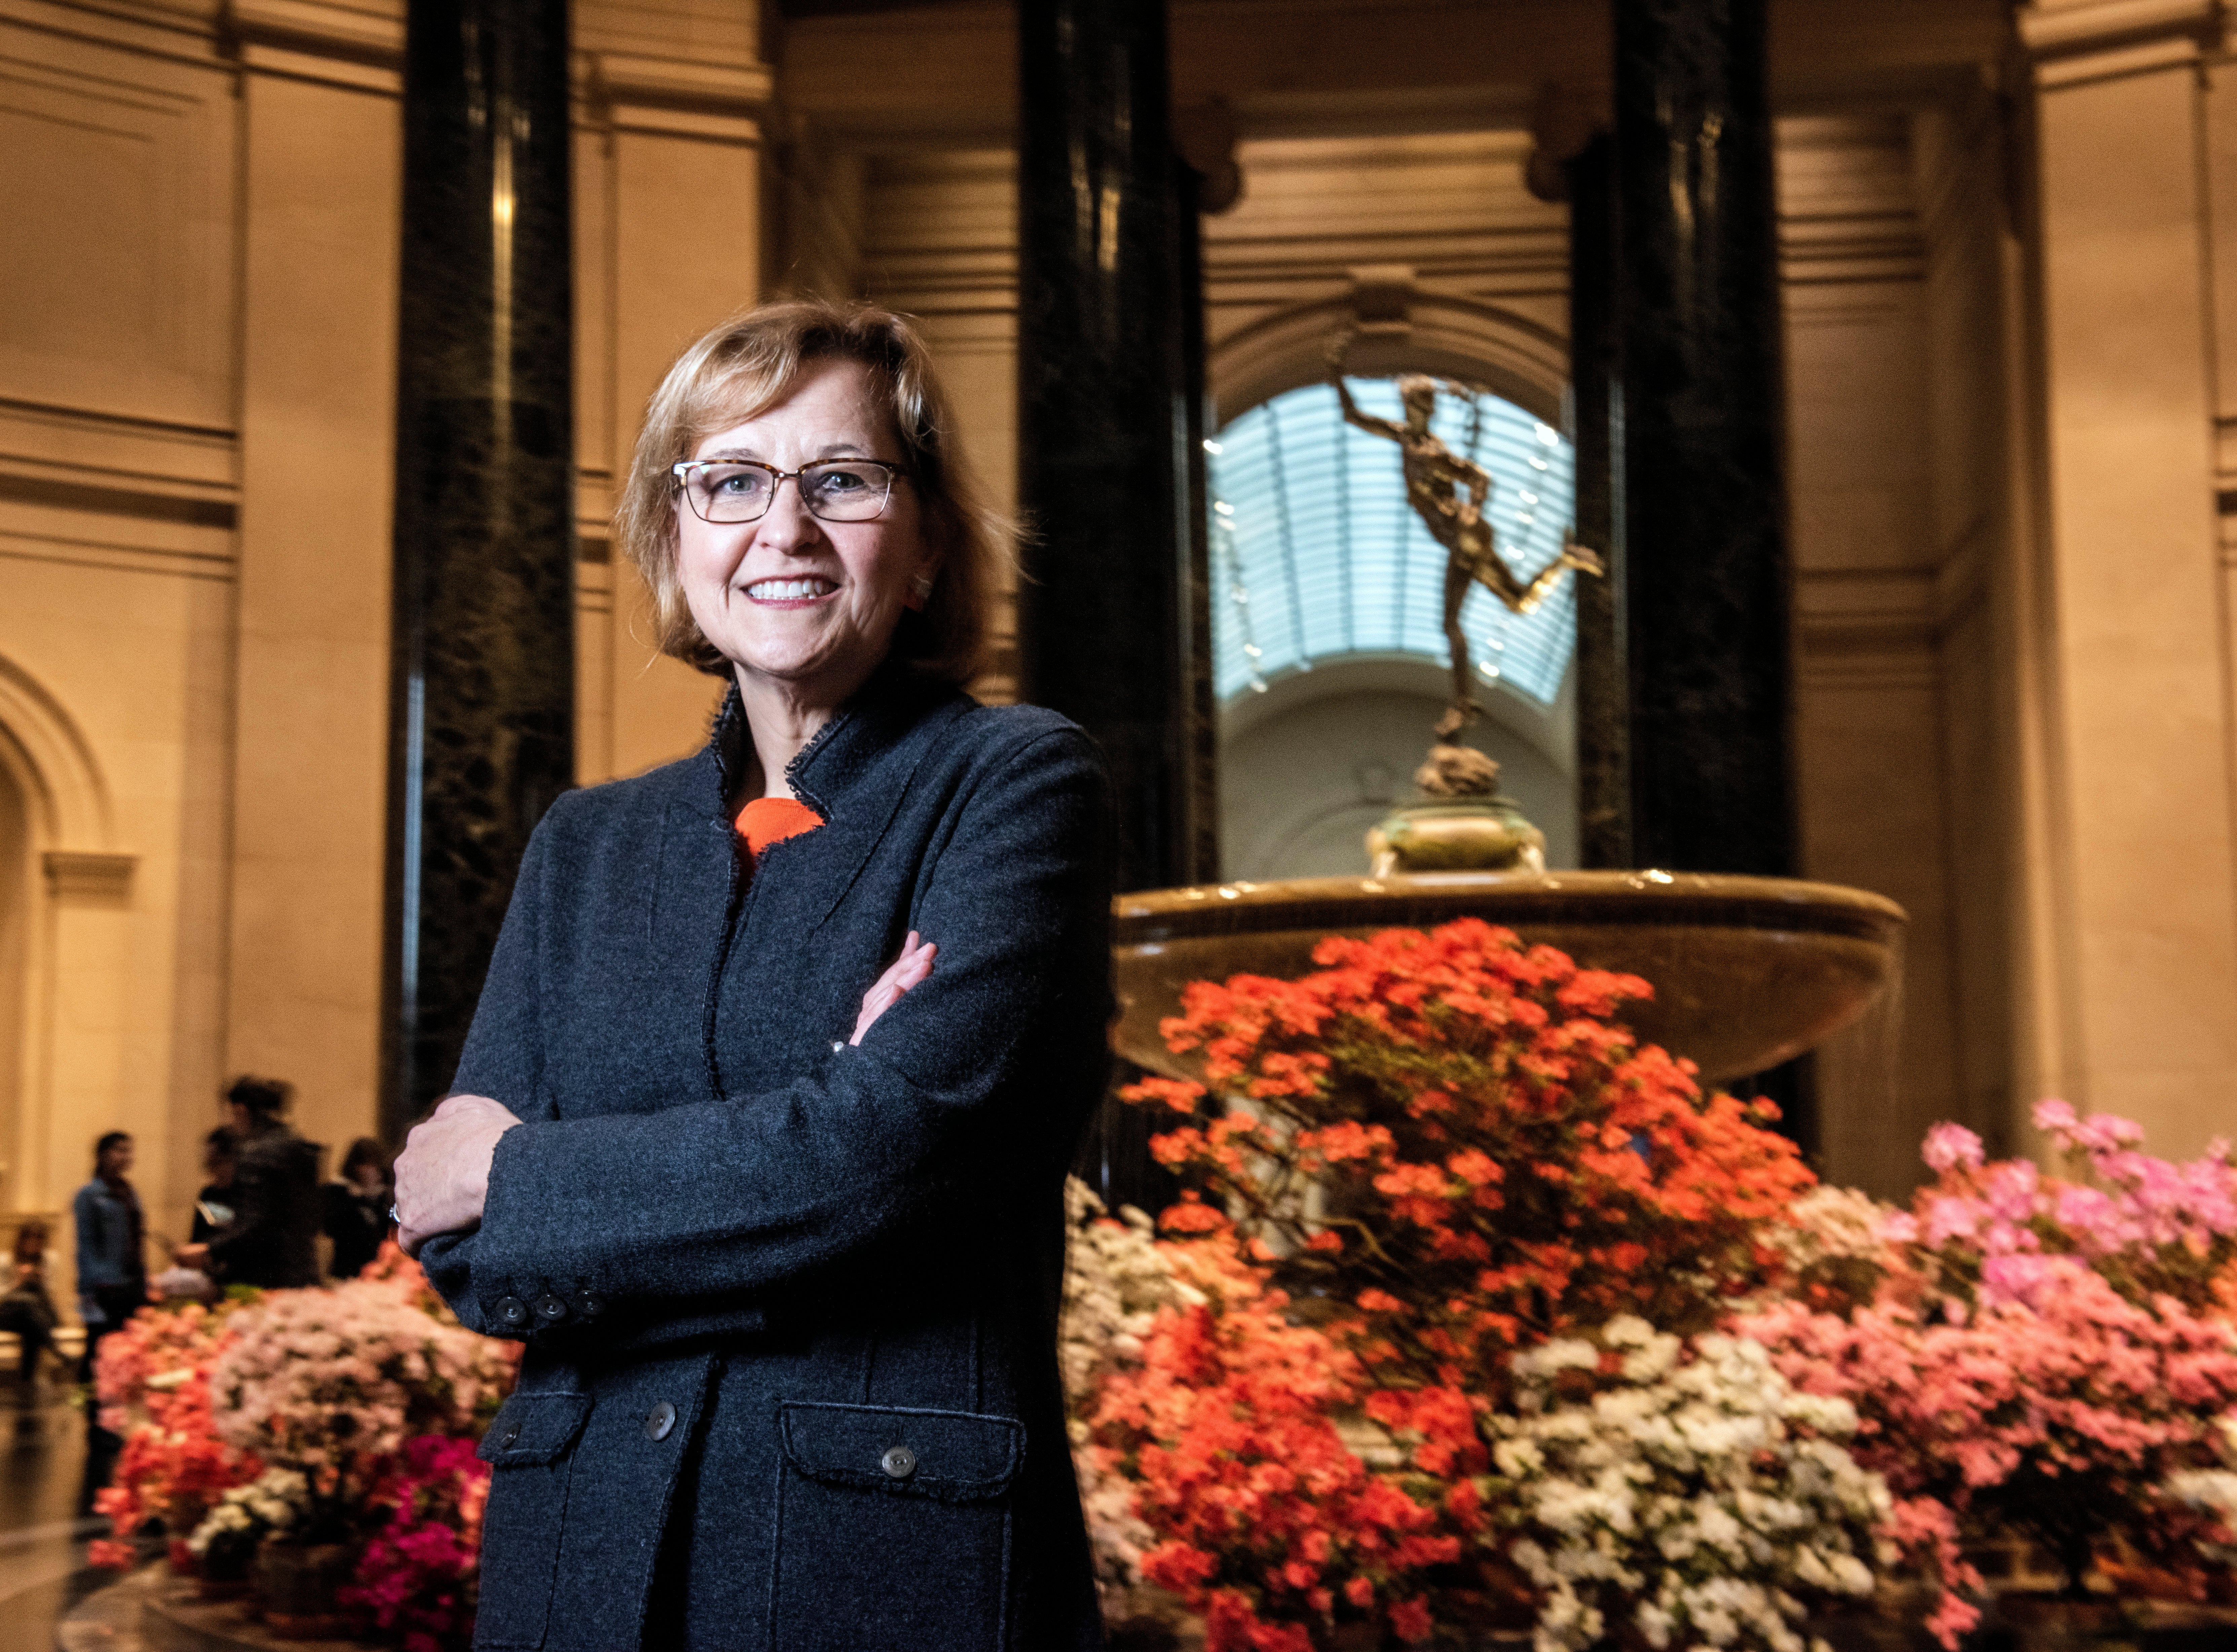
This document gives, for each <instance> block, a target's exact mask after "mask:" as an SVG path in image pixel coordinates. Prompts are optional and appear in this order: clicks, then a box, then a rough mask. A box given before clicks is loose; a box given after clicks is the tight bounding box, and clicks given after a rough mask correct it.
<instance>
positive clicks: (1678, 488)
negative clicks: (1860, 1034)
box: [1613, 0, 1796, 874]
mask: <svg viewBox="0 0 2237 1652" xmlns="http://www.w3.org/2000/svg"><path fill="white" fill-rule="evenodd" d="M1766 4H1767V0H1613V5H1614V20H1615V29H1614V36H1615V122H1616V170H1617V188H1618V192H1619V195H1620V202H1621V223H1622V247H1621V269H1622V282H1621V285H1622V292H1623V311H1622V314H1623V320H1622V327H1621V352H1622V373H1623V379H1622V398H1623V400H1622V416H1623V459H1622V463H1623V472H1624V478H1623V488H1624V514H1623V549H1624V556H1625V601H1626V610H1627V611H1626V615H1625V619H1626V626H1625V638H1626V642H1627V651H1628V653H1629V656H1630V674H1631V713H1630V715H1631V751H1630V758H1631V776H1632V849H1633V856H1635V858H1636V860H1637V862H1638V863H1639V864H1640V865H1641V866H1649V867H1666V868H1670V869H1681V870H1686V871H1701V872H1715V871H1722V872H1756V873H1767V874H1785V873H1792V871H1794V870H1795V866H1796V824H1795V802H1794V780H1793V753H1792V737H1791V729H1790V724H1791V720H1792V663H1791V658H1790V649H1789V640H1788V611H1789V591H1790V585H1791V575H1790V571H1789V561H1788V552H1787V530H1786V489H1785V479H1784V464H1783V460H1784V453H1783V449H1784V443H1785V431H1784V412H1783V410H1784V400H1785V393H1784V381H1783V375H1782V371H1781V362H1780V334H1779V293H1778V211H1777V201H1776V198H1775V195H1774V192H1773V182H1772V118H1771V108H1770V98H1769V92H1768V89H1767V86H1766V83H1765V21H1766V19H1765V10H1766Z"/></svg>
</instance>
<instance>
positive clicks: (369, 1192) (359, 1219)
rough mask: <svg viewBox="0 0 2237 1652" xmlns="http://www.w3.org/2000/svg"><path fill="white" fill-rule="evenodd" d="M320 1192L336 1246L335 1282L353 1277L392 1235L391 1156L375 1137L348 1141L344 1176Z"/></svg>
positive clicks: (326, 1222) (333, 1267)
mask: <svg viewBox="0 0 2237 1652" xmlns="http://www.w3.org/2000/svg"><path fill="white" fill-rule="evenodd" d="M320 1193H322V1194H323V1195H324V1197H325V1226H326V1234H327V1238H328V1239H332V1240H333V1242H334V1255H333V1263H332V1265H330V1266H329V1267H328V1268H327V1272H329V1273H331V1274H333V1276H334V1278H336V1279H355V1278H357V1276H358V1275H359V1274H360V1273H362V1272H364V1271H365V1265H366V1263H368V1262H370V1261H372V1260H373V1258H374V1257H375V1256H377V1255H379V1253H380V1246H381V1241H382V1240H384V1239H386V1238H387V1237H388V1231H389V1229H388V1207H389V1206H390V1205H391V1204H392V1203H393V1198H394V1196H393V1194H392V1193H390V1191H389V1186H388V1153H387V1151H386V1149H385V1148H384V1147H382V1146H381V1145H380V1144H379V1142H378V1141H375V1140H373V1138H372V1137H371V1136H360V1137H359V1138H358V1139H357V1140H355V1141H353V1142H351V1143H350V1146H349V1152H348V1153H347V1154H346V1155H345V1156H344V1158H343V1160H342V1173H341V1175H340V1177H339V1178H338V1179H336V1180H333V1181H330V1182H328V1183H327V1185H326V1186H324V1187H323V1188H321V1189H320Z"/></svg>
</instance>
